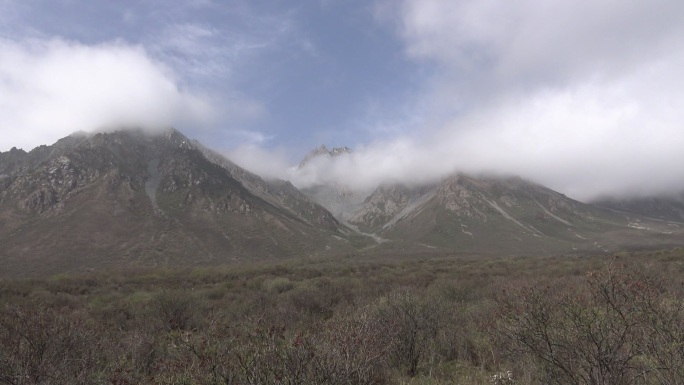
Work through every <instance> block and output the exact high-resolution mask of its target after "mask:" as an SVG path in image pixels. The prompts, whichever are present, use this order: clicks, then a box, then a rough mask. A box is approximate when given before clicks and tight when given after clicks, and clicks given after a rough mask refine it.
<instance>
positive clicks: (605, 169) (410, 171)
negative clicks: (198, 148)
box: [292, 0, 684, 200]
mask: <svg viewBox="0 0 684 385" xmlns="http://www.w3.org/2000/svg"><path fill="white" fill-rule="evenodd" d="M397 9H398V12H397V11H396V10H397ZM388 10H389V11H388ZM383 11H384V12H390V13H392V12H394V13H393V14H390V15H387V14H385V15H384V16H383V15H381V16H383V17H385V19H387V16H389V18H390V19H392V18H394V20H395V22H396V24H395V25H396V28H397V31H398V34H399V36H400V38H401V39H403V41H404V43H405V48H406V53H407V55H408V57H410V58H412V59H413V60H417V61H419V62H422V63H425V62H427V63H432V64H435V65H436V66H435V68H436V70H435V73H434V76H433V78H432V80H431V84H430V85H429V87H427V88H428V90H427V92H426V93H425V94H424V95H422V99H424V100H427V101H428V103H427V104H428V107H427V108H426V107H425V106H424V105H421V106H420V111H421V113H425V114H427V115H428V116H432V117H434V116H440V117H443V118H440V119H433V118H431V120H427V119H426V120H425V125H423V126H422V127H421V126H418V127H419V128H418V129H417V130H416V131H415V132H414V133H413V134H412V135H404V136H402V137H399V138H395V139H390V140H386V141H382V142H378V143H375V144H371V145H368V146H366V147H365V148H362V149H360V151H357V152H356V153H355V154H353V155H351V156H348V157H344V158H339V159H336V160H335V161H330V160H322V161H320V162H316V163H314V164H311V165H310V166H307V169H305V170H302V171H301V172H300V173H298V174H296V175H293V176H292V179H293V182H294V183H295V184H297V185H299V186H302V187H305V186H308V185H311V184H315V183H323V182H330V181H343V182H344V183H347V184H349V185H351V186H354V187H358V188H364V187H368V186H373V185H377V184H378V183H383V182H393V181H402V182H408V183H410V182H421V181H429V180H435V179H438V178H441V177H443V176H445V175H447V174H450V173H453V172H456V171H462V172H469V173H501V174H513V175H520V176H523V177H526V178H528V179H532V180H534V181H537V182H539V183H542V184H545V185H548V186H549V187H551V188H554V189H556V190H558V191H561V192H564V193H566V194H568V195H570V196H572V197H575V198H578V199H583V200H589V199H592V198H595V197H597V196H599V195H602V194H615V195H630V194H637V195H642V194H657V193H665V192H674V191H676V190H684V168H682V167H681V165H682V164H684V151H682V149H683V148H684V129H682V123H683V122H684V109H682V108H681V106H683V105H684V3H681V2H678V1H675V0H659V1H656V2H648V3H646V2H623V1H617V0H601V1H589V0H586V1H585V0H582V1H573V2H567V1H544V0H524V1H522V2H509V1H502V0H460V1H452V0H405V1H403V2H402V6H401V7H398V8H397V7H387V6H385V7H379V8H378V12H383ZM423 109H424V110H423ZM426 111H427V112H426Z"/></svg>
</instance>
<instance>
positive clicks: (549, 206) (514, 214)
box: [305, 174, 684, 254]
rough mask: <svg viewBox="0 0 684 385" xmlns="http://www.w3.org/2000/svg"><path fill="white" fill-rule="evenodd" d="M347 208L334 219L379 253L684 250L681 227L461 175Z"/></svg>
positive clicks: (386, 189)
mask: <svg viewBox="0 0 684 385" xmlns="http://www.w3.org/2000/svg"><path fill="white" fill-rule="evenodd" d="M318 188H319V189H320V188H321V187H318ZM306 191H307V190H305V192H306ZM310 197H311V198H312V199H314V200H316V199H317V198H318V196H317V195H316V194H311V195H310ZM341 198H342V197H341V196H338V199H341ZM329 202H330V201H325V200H323V201H321V203H322V204H323V205H324V206H325V204H326V203H327V204H329ZM339 207H343V205H337V206H334V207H331V208H330V209H331V211H333V210H334V209H335V208H339ZM348 207H352V210H351V211H349V212H343V213H341V215H340V216H339V218H340V219H341V220H344V221H348V223H349V225H350V226H353V227H355V228H358V229H359V230H360V231H362V232H364V233H369V234H372V235H374V236H375V237H376V238H377V239H379V240H381V245H379V246H378V247H379V248H381V249H391V250H414V251H416V250H421V249H422V250H427V249H433V250H449V251H457V252H476V253H495V254H519V253H533V254H544V253H558V252H564V253H565V252H570V253H575V252H606V251H615V250H621V249H625V248H641V247H667V246H673V245H681V244H683V243H684V238H682V235H683V234H684V230H683V228H684V225H683V224H681V223H674V222H673V223H664V222H659V221H653V220H649V219H647V218H642V217H639V216H626V215H623V214H620V213H616V212H614V211H611V210H607V209H603V208H600V207H595V206H592V205H587V204H584V203H581V202H578V201H575V200H572V199H570V198H568V197H566V196H564V195H563V194H560V193H557V192H555V191H552V190H550V189H548V188H545V187H543V186H540V185H536V184H533V183H530V182H527V181H524V180H522V179H520V178H495V177H472V176H468V175H462V174H459V175H454V176H451V177H447V178H444V179H443V180H441V181H439V182H436V183H432V184H425V185H420V186H406V185H401V184H394V185H381V186H379V187H378V188H377V189H376V190H375V191H373V192H372V193H371V194H370V195H368V196H367V197H366V199H365V200H364V201H363V202H362V203H361V204H359V205H354V204H353V202H349V204H348Z"/></svg>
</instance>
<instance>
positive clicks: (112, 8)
mask: <svg viewBox="0 0 684 385" xmlns="http://www.w3.org/2000/svg"><path fill="white" fill-rule="evenodd" d="M3 8H4V9H3V10H4V12H3V14H4V17H3V19H4V20H3V23H2V34H3V37H4V38H5V39H9V40H11V41H13V42H16V43H17V44H20V45H24V46H26V45H27V44H30V43H31V40H32V39H34V40H41V41H48V42H49V41H50V40H54V39H59V40H62V41H63V42H64V43H67V44H75V45H78V46H80V47H83V48H87V47H97V46H98V45H102V44H115V45H118V46H122V47H129V48H140V49H142V50H144V55H145V56H146V57H147V58H149V59H150V60H151V61H154V62H155V64H158V65H163V66H167V67H169V68H170V70H171V71H172V72H173V76H172V78H173V80H174V82H175V83H176V84H177V85H178V86H179V87H180V88H181V89H182V90H184V91H185V92H187V93H189V94H191V95H195V96H201V97H202V98H204V99H206V100H207V102H209V103H210V104H211V106H212V108H213V109H214V110H215V111H214V113H215V114H217V115H218V116H217V117H216V118H215V120H214V121H212V122H211V123H207V122H203V124H188V122H184V123H185V124H183V126H182V127H178V128H179V129H181V130H182V131H184V132H186V133H187V134H188V135H190V136H193V137H197V138H198V139H200V140H205V141H211V143H212V144H213V145H214V146H218V147H221V148H231V147H236V146H239V145H240V144H245V143H248V144H259V145H263V146H266V147H272V146H283V147H287V148H288V149H291V151H292V152H299V153H301V152H305V151H307V150H308V149H309V148H312V147H313V146H317V145H319V144H322V143H326V144H328V145H342V144H349V145H356V144H358V143H361V142H365V141H367V140H369V139H371V138H373V137H374V136H376V135H377V132H375V131H374V127H373V125H375V124H378V122H377V121H378V120H380V119H384V116H385V115H386V114H394V113H395V111H396V109H397V106H398V105H400V104H402V103H406V98H410V97H411V95H413V94H414V90H413V89H414V88H416V87H420V79H419V77H420V75H419V74H418V73H416V68H415V65H414V64H413V63H411V62H410V60H409V59H408V58H406V57H405V55H404V54H403V47H402V43H401V41H400V39H399V38H398V37H397V36H396V35H395V34H394V33H393V31H392V29H391V28H389V27H388V26H387V25H383V24H382V23H379V22H378V20H376V16H375V15H374V8H373V4H372V3H370V2H367V1H342V2H332V1H329V2H326V1H320V2H319V1H308V2H300V1H284V2H279V1H155V0H143V1H138V0H136V1H110V0H95V1H68V0H57V1H33V0H22V1H5V2H3ZM78 86H79V85H76V84H75V85H74V87H78ZM122 87H125V85H122ZM53 139H54V138H45V140H53ZM39 143H42V142H39Z"/></svg>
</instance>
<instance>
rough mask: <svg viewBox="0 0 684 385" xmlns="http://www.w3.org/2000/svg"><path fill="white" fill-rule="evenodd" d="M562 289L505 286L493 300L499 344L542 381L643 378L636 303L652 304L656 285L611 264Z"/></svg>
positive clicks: (644, 328) (641, 322)
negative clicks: (529, 362) (522, 358)
mask: <svg viewBox="0 0 684 385" xmlns="http://www.w3.org/2000/svg"><path fill="white" fill-rule="evenodd" d="M563 289H565V290H562V289H561V287H560V286H553V285H547V286H544V287H541V288H539V287H533V286H527V287H524V288H521V289H518V290H512V291H509V292H507V293H506V294H505V295H504V296H503V297H502V298H501V299H500V301H499V306H500V322H499V324H498V335H499V337H500V338H501V342H502V346H503V348H504V349H506V350H507V351H508V352H510V353H514V354H524V355H529V356H531V357H532V358H534V360H535V361H536V362H537V363H538V364H539V365H540V366H541V368H543V371H544V373H545V376H546V379H547V381H548V382H550V383H555V384H587V385H629V384H637V383H640V381H643V379H644V378H643V377H644V373H645V372H646V371H647V368H646V366H645V364H644V360H643V356H644V354H645V352H646V348H647V346H646V345H645V341H644V338H643V337H644V336H645V335H646V334H648V320H647V319H646V318H645V316H644V309H647V308H654V306H655V304H656V302H657V301H656V300H657V297H658V295H659V292H658V290H656V288H655V287H654V286H653V285H650V284H649V283H648V282H647V281H646V280H644V279H643V277H641V276H639V275H637V274H634V273H630V272H627V271H625V269H623V268H621V267H618V266H615V265H609V266H607V267H606V268H605V269H604V270H602V271H600V272H597V273H590V274H589V275H588V276H587V280H586V285H584V286H581V287H576V288H567V287H565V288H563ZM568 289H570V290H568Z"/></svg>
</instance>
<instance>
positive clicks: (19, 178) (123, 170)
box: [0, 130, 350, 275]
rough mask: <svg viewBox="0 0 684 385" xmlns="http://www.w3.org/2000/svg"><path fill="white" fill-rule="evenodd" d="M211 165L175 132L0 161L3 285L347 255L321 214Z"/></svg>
mask: <svg viewBox="0 0 684 385" xmlns="http://www.w3.org/2000/svg"><path fill="white" fill-rule="evenodd" d="M214 156H215V159H213V160H212V159H210V157H208V156H206V155H205V153H204V152H203V151H201V150H200V149H198V147H197V145H196V143H194V142H192V141H190V140H188V139H187V138H185V137H184V136H183V135H182V134H180V133H179V132H177V131H175V130H169V131H165V132H163V133H160V134H157V135H147V134H144V133H142V132H135V131H122V132H116V133H111V134H96V135H92V136H86V135H73V136H70V137H67V138H65V139H62V140H60V141H58V142H57V143H56V144H54V145H52V146H41V147H39V148H37V149H34V150H33V151H31V152H29V153H25V152H23V151H21V150H13V151H9V152H7V153H2V154H0V173H2V174H3V175H4V176H3V177H2V179H1V184H0V243H1V244H2V245H3V248H2V250H1V251H0V261H2V263H3V265H4V266H6V267H7V268H6V269H5V271H4V273H5V274H22V275H23V274H45V273H54V272H62V271H72V270H79V269H85V268H99V267H112V266H118V265H122V264H141V265H158V264H181V265H194V264H216V263H223V262H226V261H229V260H232V259H244V258H251V259H252V258H273V257H289V256H295V255H310V254H317V253H323V252H326V251H327V250H344V249H345V248H349V247H350V246H348V242H347V241H346V240H345V239H344V237H345V236H346V235H345V234H344V233H343V232H341V231H340V230H341V228H340V227H339V225H338V224H337V222H336V221H335V219H334V218H333V217H332V216H331V215H330V214H329V213H327V212H326V211H325V210H324V209H322V208H320V206H318V205H315V204H313V203H311V202H310V201H308V199H307V198H305V197H303V196H302V195H301V194H299V193H298V192H297V191H296V190H295V191H292V190H293V189H292V188H290V187H289V186H288V185H287V184H284V183H283V185H282V186H280V187H278V188H276V187H273V188H271V187H269V185H268V184H267V183H265V182H263V181H261V180H260V179H259V178H258V177H256V176H253V175H251V174H249V173H247V172H246V171H244V170H241V169H239V168H238V167H237V166H234V165H233V167H232V168H230V167H226V166H225V165H222V164H220V163H221V162H219V161H218V159H219V157H218V155H215V154H214ZM238 174H240V175H241V177H240V178H236V175H238ZM248 180H251V183H247V181H248ZM254 186H260V187H259V188H262V189H263V190H264V191H263V192H262V193H258V194H257V193H256V190H257V188H256V187H254ZM274 196H277V198H274ZM300 214H302V215H300ZM304 214H308V215H304ZM342 230H344V229H343V228H342Z"/></svg>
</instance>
